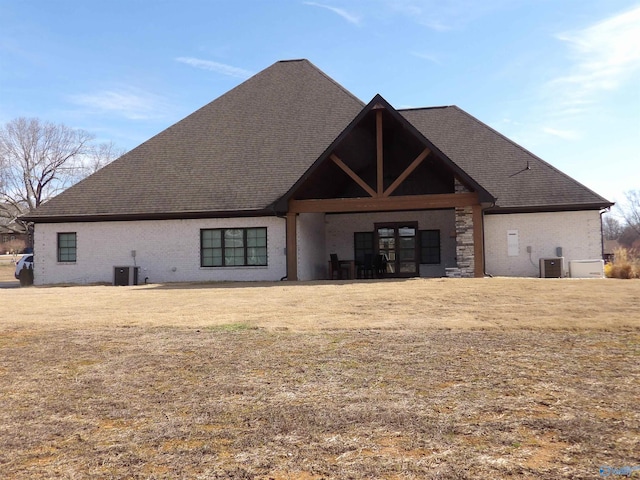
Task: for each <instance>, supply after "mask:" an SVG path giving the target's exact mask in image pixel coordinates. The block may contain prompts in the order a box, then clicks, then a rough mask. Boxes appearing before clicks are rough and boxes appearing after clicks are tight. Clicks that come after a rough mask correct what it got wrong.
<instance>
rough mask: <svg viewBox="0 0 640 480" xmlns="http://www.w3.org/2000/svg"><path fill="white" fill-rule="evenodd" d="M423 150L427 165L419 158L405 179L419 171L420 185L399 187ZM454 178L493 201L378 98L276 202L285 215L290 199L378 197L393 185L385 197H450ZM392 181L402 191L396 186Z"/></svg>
mask: <svg viewBox="0 0 640 480" xmlns="http://www.w3.org/2000/svg"><path fill="white" fill-rule="evenodd" d="M377 113H381V114H382V115H383V118H384V120H382V117H381V120H380V122H381V124H380V128H381V129H382V130H381V132H380V133H379V135H381V138H380V142H381V143H382V145H381V146H382V148H383V168H382V173H383V177H384V178H383V179H382V180H381V184H380V185H379V186H378V185H377V171H376V170H377V168H376V167H377V166H376V163H377V162H376V156H377V151H376V150H377V147H376V142H377V135H378V134H377V132H376V128H377V127H376V119H375V118H376V117H375V116H376V114H377ZM390 137H391V138H390ZM425 149H427V157H428V162H422V159H421V160H418V163H420V162H422V163H421V165H419V166H418V167H416V168H415V169H411V173H408V174H407V177H410V176H411V175H413V177H416V176H417V172H420V173H422V176H421V178H420V179H419V180H420V181H419V182H414V185H413V186H412V187H407V185H406V183H405V184H404V185H402V183H403V182H402V181H398V180H399V177H400V176H401V175H403V174H404V173H405V169H407V168H409V167H410V165H411V163H412V161H413V160H415V159H417V157H418V156H420V155H421V154H422V152H423V151H425ZM425 158H426V157H425ZM427 163H428V164H429V165H427ZM347 172H348V173H347ZM349 177H351V178H349ZM445 177H446V178H445ZM454 177H456V178H458V179H459V180H460V181H462V182H463V183H464V184H466V185H467V186H468V187H469V188H470V189H471V190H473V191H477V192H479V194H480V196H481V198H482V199H483V200H484V201H489V202H490V201H493V197H492V196H491V195H490V193H489V192H487V191H486V190H485V189H484V188H483V187H482V186H481V185H480V184H478V183H477V182H476V181H475V180H474V179H473V178H471V177H470V176H469V175H467V173H466V172H464V171H463V170H462V169H461V168H460V167H459V166H458V165H457V164H455V163H454V162H452V161H451V160H450V159H449V158H448V157H447V156H446V155H445V154H444V153H443V152H442V151H440V149H439V148H438V147H437V146H436V145H435V144H434V143H433V142H431V141H430V140H429V139H428V138H426V137H425V136H424V135H423V134H422V133H421V132H420V131H418V130H417V129H416V128H415V127H414V126H413V125H412V124H411V123H410V122H409V121H408V120H407V119H406V118H404V117H403V116H402V115H400V113H398V111H396V110H395V109H394V108H393V107H392V106H391V105H390V104H389V103H388V102H387V101H386V100H385V99H384V98H383V97H382V96H381V95H379V94H378V95H376V96H375V97H374V98H373V99H372V100H371V101H370V102H369V103H368V104H367V105H366V106H365V107H364V108H362V110H361V111H360V112H359V113H358V115H356V116H355V117H354V119H353V120H352V121H351V123H350V124H349V125H348V126H347V127H346V128H345V129H344V130H343V131H342V132H341V133H340V135H339V136H338V137H337V138H336V139H335V140H334V141H333V142H332V143H331V144H330V145H329V146H328V147H327V149H326V150H325V151H324V153H323V154H322V155H321V156H320V157H319V158H318V160H316V162H315V163H314V164H313V165H312V166H311V167H310V168H309V169H308V170H307V171H306V172H305V174H304V175H303V176H302V177H301V178H300V179H299V180H298V181H297V182H296V183H295V184H294V185H293V186H292V187H291V189H290V190H289V192H287V194H286V195H285V196H284V197H283V198H282V199H281V200H280V202H279V203H278V210H280V211H286V209H287V207H286V203H287V201H288V200H289V199H291V198H297V199H312V198H315V199H321V198H354V197H367V196H376V193H375V190H376V188H381V189H382V190H387V189H388V188H390V187H391V186H392V185H394V187H392V188H393V193H389V195H398V194H400V195H419V194H438V193H453V192H454ZM438 178H440V181H438ZM354 179H355V181H354ZM406 179H407V178H406V177H405V180H406ZM400 180H402V179H400ZM414 180H418V179H414ZM394 182H397V183H398V184H399V186H400V187H402V186H404V187H405V188H398V186H395V184H394ZM407 183H408V182H407ZM416 183H419V185H416ZM445 184H446V185H445ZM449 184H450V185H449ZM378 195H382V191H380V192H378ZM385 196H386V195H385Z"/></svg>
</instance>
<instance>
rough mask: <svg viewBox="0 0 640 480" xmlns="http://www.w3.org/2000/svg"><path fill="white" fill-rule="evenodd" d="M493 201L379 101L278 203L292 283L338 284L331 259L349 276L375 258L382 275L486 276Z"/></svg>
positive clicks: (390, 108) (385, 104)
mask: <svg viewBox="0 0 640 480" xmlns="http://www.w3.org/2000/svg"><path fill="white" fill-rule="evenodd" d="M492 200H493V199H492V198H491V196H490V195H489V194H488V193H487V192H486V191H484V189H482V187H480V186H479V185H478V184H477V183H476V182H475V181H474V180H473V179H472V178H470V177H469V176H468V175H467V174H466V173H465V172H464V171H462V170H461V169H460V168H459V167H458V166H457V165H455V164H454V163H453V162H452V161H451V160H449V159H448V158H447V157H446V156H445V155H444V154H443V153H442V152H440V151H439V150H438V149H437V148H436V147H435V146H434V145H433V144H431V142H429V140H428V139H426V138H424V136H423V135H422V134H420V132H418V131H417V130H416V129H415V128H414V127H413V126H412V125H411V124H409V122H407V121H406V120H405V119H404V118H403V117H402V115H401V114H400V113H399V112H397V111H396V110H395V109H393V107H391V106H390V105H389V104H388V103H387V102H386V101H385V100H384V99H382V97H380V96H376V97H375V98H374V99H373V100H372V101H371V102H370V103H369V105H367V106H366V107H365V108H364V109H363V110H362V112H361V113H360V115H358V116H357V117H356V118H355V119H354V121H353V122H352V123H351V125H350V126H349V127H348V128H347V129H345V131H344V132H343V133H342V134H341V135H340V136H339V137H338V138H337V139H336V140H335V141H334V142H333V143H332V144H331V146H330V147H329V148H328V149H327V150H326V152H325V153H324V155H323V156H321V157H320V158H319V159H318V160H317V161H316V162H315V164H314V165H313V166H312V167H311V168H310V169H309V170H308V172H307V174H306V175H304V176H303V177H302V178H301V179H300V180H299V181H298V182H297V183H296V184H295V185H294V187H293V188H292V189H291V190H290V192H289V193H288V194H287V195H286V196H285V197H283V199H282V200H281V206H282V207H283V210H286V221H287V278H289V279H290V280H297V279H303V280H307V279H319V278H326V277H327V276H332V275H330V272H328V270H329V269H328V268H327V267H328V265H329V264H328V262H329V260H330V255H331V254H335V255H337V256H338V259H341V260H344V261H345V262H349V266H350V268H349V276H355V275H356V274H357V272H358V271H359V269H358V268H357V267H358V265H361V266H362V265H363V264H364V263H365V259H368V256H369V255H373V256H377V255H383V256H384V258H385V259H386V268H385V269H384V276H386V277H392V278H395V277H414V276H431V277H440V276H460V277H472V276H476V277H480V276H483V275H484V263H483V258H484V254H483V234H482V232H483V225H482V223H483V208H485V207H487V206H490V205H491V204H492ZM285 206H286V208H284V207H285Z"/></svg>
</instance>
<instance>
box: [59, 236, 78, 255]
mask: <svg viewBox="0 0 640 480" xmlns="http://www.w3.org/2000/svg"><path fill="white" fill-rule="evenodd" d="M58 261H59V262H75V261H76V233H75V232H73V233H58Z"/></svg>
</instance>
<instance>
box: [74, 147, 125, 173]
mask: <svg viewBox="0 0 640 480" xmlns="http://www.w3.org/2000/svg"><path fill="white" fill-rule="evenodd" d="M125 153H126V150H125V149H124V148H119V147H118V146H116V144H115V143H113V142H112V141H111V142H107V143H100V144H98V145H92V146H91V148H90V149H89V152H88V153H87V155H86V156H85V160H84V162H83V172H82V173H83V177H85V176H87V175H91V174H92V173H96V172H97V171H98V170H100V169H101V168H102V167H104V166H106V165H108V164H109V163H111V162H112V161H113V160H115V159H116V158H118V157H121V156H122V155H124V154H125Z"/></svg>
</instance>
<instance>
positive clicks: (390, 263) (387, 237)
mask: <svg viewBox="0 0 640 480" xmlns="http://www.w3.org/2000/svg"><path fill="white" fill-rule="evenodd" d="M375 229H376V239H377V247H378V253H379V254H382V255H384V256H385V259H386V261H387V269H386V275H387V276H388V277H415V276H417V275H418V266H419V264H418V241H417V234H418V224H417V222H407V223H389V224H376V225H375Z"/></svg>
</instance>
